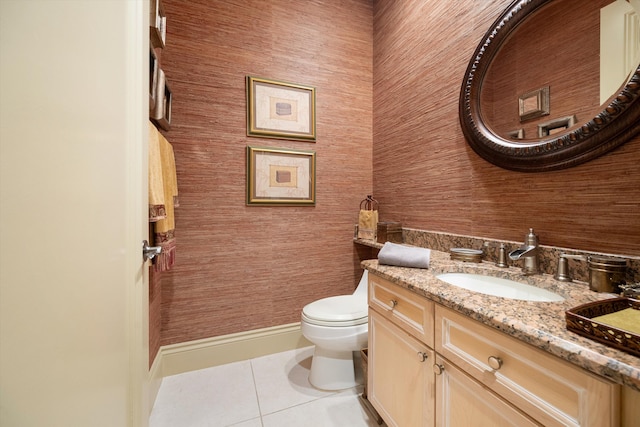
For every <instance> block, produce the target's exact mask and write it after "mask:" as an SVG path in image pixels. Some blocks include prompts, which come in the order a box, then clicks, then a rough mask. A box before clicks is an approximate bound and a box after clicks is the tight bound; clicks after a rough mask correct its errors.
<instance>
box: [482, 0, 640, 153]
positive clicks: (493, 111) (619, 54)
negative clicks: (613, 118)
mask: <svg viewBox="0 0 640 427" xmlns="http://www.w3.org/2000/svg"><path fill="white" fill-rule="evenodd" d="M578 11H579V12H578ZM630 11H631V12H633V7H632V6H631V4H630V3H628V2H627V1H626V0H617V1H615V0H614V1H612V0H590V1H588V2H585V1H583V0H561V1H554V2H551V3H549V4H547V5H546V6H544V7H542V8H541V10H539V11H538V12H536V13H535V14H534V15H532V16H530V17H529V18H528V19H527V20H526V21H525V22H523V23H522V24H521V25H520V26H519V28H518V31H516V32H515V33H514V34H512V35H511V37H509V38H508V40H507V41H506V42H505V43H504V44H503V46H502V47H501V49H500V51H499V52H498V53H497V55H496V56H495V58H494V60H493V61H492V62H491V66H490V67H489V69H488V71H487V75H486V76H485V79H484V82H483V85H482V89H481V92H480V97H481V106H482V119H483V120H484V122H485V124H486V125H487V127H488V128H489V129H491V131H492V132H494V133H495V134H496V135H500V136H503V137H505V138H507V139H511V140H514V141H517V140H523V139H524V140H531V139H533V140H537V139H539V138H540V137H541V136H546V135H549V133H545V134H544V135H540V132H539V131H538V129H539V128H540V126H541V125H544V123H546V122H549V121H550V120H551V121H556V120H559V119H561V118H564V117H570V116H575V117H576V121H575V122H574V123H572V125H573V126H575V127H577V126H579V125H581V124H582V123H584V122H586V121H588V120H590V119H591V118H593V117H595V115H596V114H598V113H599V112H600V111H601V110H602V109H603V108H604V107H603V105H602V104H603V103H605V102H607V101H609V100H610V98H611V96H612V95H614V94H617V93H618V92H619V91H620V90H621V87H623V86H624V85H625V84H626V81H627V79H628V77H629V73H630V72H631V71H633V70H634V69H635V68H636V66H637V65H638V62H639V61H638V58H639V52H640V43H637V42H636V43H635V46H633V40H634V37H633V35H635V39H636V40H637V38H638V36H639V34H640V33H637V32H636V33H635V34H633V33H632V30H633V28H632V26H631V25H629V24H628V23H627V25H625V21H628V22H633V21H631V20H630V19H628V16H630V15H629V12H630ZM635 16H636V23H637V17H638V15H635ZM625 28H627V29H628V30H627V31H626V33H627V34H626V35H625ZM601 33H602V35H601ZM576 34H579V35H580V37H579V38H577V37H576ZM625 37H626V38H627V40H626V41H625V39H624V38H625ZM601 46H603V49H601ZM625 47H626V49H625ZM632 48H635V49H636V52H633V50H632ZM625 56H628V57H629V58H625ZM631 58H634V59H635V62H634V63H633V64H632V63H631ZM625 59H626V60H625ZM598 75H600V79H598V78H589V79H586V78H581V76H598ZM539 90H544V91H546V92H542V93H540V95H541V96H542V100H540V101H538V99H537V96H536V95H538V93H537V92H538V91H539ZM604 91H606V92H604ZM526 102H529V104H531V105H530V106H529V109H523V107H525V106H526V104H525V103H526ZM536 102H537V103H538V104H539V108H536ZM538 112H539V113H538ZM515 129H522V133H524V138H513V132H514V130H515ZM565 130H568V128H565Z"/></svg>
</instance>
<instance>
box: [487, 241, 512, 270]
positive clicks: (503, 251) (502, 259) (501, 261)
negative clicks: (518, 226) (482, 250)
mask: <svg viewBox="0 0 640 427" xmlns="http://www.w3.org/2000/svg"><path fill="white" fill-rule="evenodd" d="M484 246H485V247H499V248H500V249H499V250H498V260H497V261H496V266H498V267H501V268H508V267H509V264H508V263H507V248H506V246H505V244H504V243H500V244H498V243H497V242H494V243H492V242H484Z"/></svg>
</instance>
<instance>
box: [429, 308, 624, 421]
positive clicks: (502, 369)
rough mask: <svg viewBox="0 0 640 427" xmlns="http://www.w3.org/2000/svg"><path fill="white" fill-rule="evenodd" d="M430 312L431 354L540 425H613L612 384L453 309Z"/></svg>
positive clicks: (615, 405) (615, 398) (616, 393)
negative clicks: (432, 324)
mask: <svg viewBox="0 0 640 427" xmlns="http://www.w3.org/2000/svg"><path fill="white" fill-rule="evenodd" d="M435 314H436V317H435V328H436V339H435V342H436V348H435V349H436V352H437V353H438V354H439V355H441V356H442V357H444V358H445V359H447V360H449V361H450V362H451V363H452V364H454V365H456V366H457V367H458V368H460V369H461V370H463V371H464V372H466V373H467V374H468V375H470V376H471V377H473V378H474V379H475V380H476V381H477V382H478V383H480V384H482V385H483V386H485V387H488V388H489V389H491V390H492V391H493V392H495V393H496V394H498V395H500V396H501V397H502V398H504V399H505V400H507V401H509V402H510V403H511V404H513V405H514V406H516V407H518V408H519V409H520V410H522V411H523V412H525V413H526V414H528V415H529V416H530V417H532V418H533V419H535V420H536V421H538V422H539V423H541V424H542V425H544V426H549V427H551V426H589V427H605V426H617V425H618V422H619V421H618V407H619V393H620V390H619V389H620V387H619V386H618V385H615V384H612V383H610V382H608V381H605V380H603V379H600V378H598V377H597V376H595V375H592V374H591V373H589V372H586V371H584V370H582V369H580V368H577V367H575V366H573V365H571V364H569V363H567V362H565V361H563V360H561V359H559V358H557V357H554V356H552V355H550V354H548V353H545V352H543V351H541V350H539V349H537V348H534V347H532V346H530V345H528V344H525V343H523V342H521V341H519V340H517V339H515V338H513V337H510V336H508V335H506V334H504V333H501V332H499V331H496V330H495V329H492V328H490V327H488V326H485V325H482V324H481V323H479V322H477V321H475V320H473V319H470V318H469V317H466V316H463V315H461V314H459V313H457V312H456V311H453V310H450V309H448V308H445V307H442V306H440V305H437V306H436V309H435ZM445 372H446V367H445Z"/></svg>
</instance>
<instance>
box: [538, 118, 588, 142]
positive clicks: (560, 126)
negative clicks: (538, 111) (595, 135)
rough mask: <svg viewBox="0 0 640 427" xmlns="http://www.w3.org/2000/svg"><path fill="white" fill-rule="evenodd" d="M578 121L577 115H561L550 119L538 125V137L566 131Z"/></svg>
mask: <svg viewBox="0 0 640 427" xmlns="http://www.w3.org/2000/svg"><path fill="white" fill-rule="evenodd" d="M577 122H578V119H576V116H575V115H573V116H567V117H561V118H559V119H554V120H549V121H548V122H545V123H540V124H539V125H538V138H544V137H546V136H552V135H557V134H559V133H563V132H566V131H567V130H568V129H569V128H570V127H571V126H573V125H575V124H576V123H577Z"/></svg>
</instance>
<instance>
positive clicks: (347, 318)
mask: <svg viewBox="0 0 640 427" xmlns="http://www.w3.org/2000/svg"><path fill="white" fill-rule="evenodd" d="M368 315H369V313H368V309H367V299H366V297H365V298H362V297H361V296H356V295H339V296H335V297H329V298H323V299H321V300H318V301H314V302H312V303H309V304H307V305H306V306H304V308H303V309H302V319H303V321H305V322H308V323H310V324H313V325H319V326H334V327H342V326H355V325H362V324H365V323H367V321H368Z"/></svg>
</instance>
